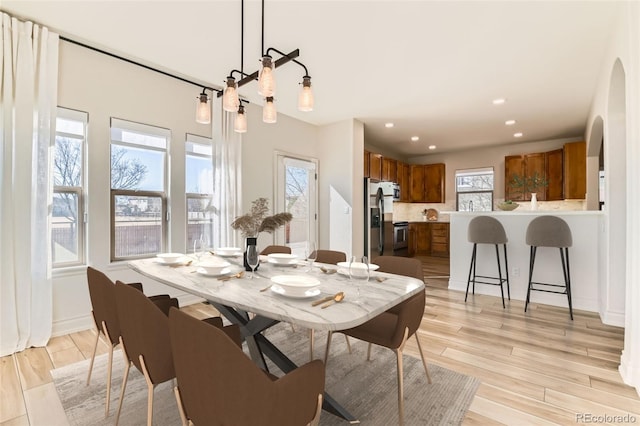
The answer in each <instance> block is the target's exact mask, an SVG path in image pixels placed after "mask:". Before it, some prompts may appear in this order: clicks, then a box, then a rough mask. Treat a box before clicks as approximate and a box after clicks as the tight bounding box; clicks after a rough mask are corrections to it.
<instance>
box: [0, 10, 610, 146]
mask: <svg viewBox="0 0 640 426" xmlns="http://www.w3.org/2000/svg"><path fill="white" fill-rule="evenodd" d="M240 6H241V2H240V0H234V1H226V0H224V1H223V0H209V1H70V2H63V1H51V0H49V1H24V0H22V1H14V0H3V2H2V9H3V10H4V11H7V12H9V13H10V14H13V15H15V16H17V17H20V18H23V19H32V20H34V21H36V22H38V23H41V24H44V25H47V26H49V27H50V28H51V29H52V30H54V31H57V32H59V33H60V34H62V35H64V36H67V37H69V38H73V39H76V40H79V41H83V42H85V43H87V44H91V45H93V46H96V47H99V48H103V49H105V50H108V51H109V52H112V53H116V54H119V55H122V56H126V57H129V58H132V59H135V60H137V61H139V62H142V63H145V64H148V65H151V66H154V67H157V68H162V69H165V70H168V71H170V72H173V73H177V74H180V75H184V76H186V77H188V78H190V79H193V80H196V81H198V82H203V83H206V84H207V85H209V86H213V85H215V86H222V84H223V82H224V80H225V77H226V75H227V74H228V73H229V72H230V70H232V69H239V68H240V33H241V31H240V28H241V27H240V21H241V20H240ZM619 6H620V3H619V2H613V1H509V2H507V1H465V2H458V1H398V0H395V1H375V0H373V1H344V0H343V1H328V0H313V1H312V0H309V1H304V0H298V1H279V0H266V4H265V10H266V11H265V29H264V31H265V48H267V47H275V48H277V49H278V50H280V51H282V52H285V53H288V52H290V51H292V50H294V49H296V48H299V49H300V57H299V58H298V60H300V61H301V62H303V63H304V64H305V65H306V66H307V68H308V69H309V74H310V75H311V77H312V84H313V88H314V93H315V98H316V104H315V109H314V111H313V112H307V113H302V112H298V111H297V110H296V101H297V98H296V93H297V90H298V88H299V85H298V83H299V82H300V81H301V77H302V75H303V70H302V68H300V67H298V66H297V65H295V64H293V63H289V64H287V65H285V66H283V67H281V68H278V69H277V84H278V87H277V89H278V91H277V93H276V102H277V107H278V110H279V111H280V112H282V113H284V114H287V115H291V116H293V117H296V118H299V119H301V120H304V121H307V122H310V123H315V124H319V125H321V124H327V123H332V122H336V121H340V120H344V119H349V118H356V119H358V120H361V121H363V122H364V123H365V138H366V142H367V143H369V144H372V145H376V146H382V147H386V148H387V149H389V150H391V151H395V152H397V153H398V154H400V155H403V156H406V157H410V156H414V155H421V154H426V153H431V152H445V151H450V150H460V149H468V148H471V147H476V146H482V145H499V144H506V143H512V142H515V141H522V142H531V141H540V140H549V139H558V138H568V137H580V136H582V135H583V134H584V130H585V125H586V120H587V114H588V112H589V107H590V104H591V101H592V97H593V94H594V91H595V86H596V81H597V78H598V73H599V70H600V63H601V62H602V59H603V55H604V52H605V48H606V46H607V43H608V40H609V37H610V35H611V33H612V28H613V24H614V22H615V17H616V16H617V15H616V14H617V13H618V11H619ZM260 18H261V15H260V2H259V1H257V0H246V1H245V36H244V37H245V38H244V40H245V43H244V52H245V60H244V62H245V71H246V72H253V71H255V70H256V69H257V67H258V59H259V58H260V56H261V48H260V37H261V28H260ZM277 57H278V56H277V55H276V56H275V58H276V59H277ZM198 91H199V90H198V89H197V88H194V96H196V95H197V92H198ZM255 92H256V84H255V83H250V84H248V85H246V86H244V87H243V88H241V89H240V93H241V94H242V95H244V96H245V97H246V98H248V99H249V100H251V101H252V102H255V103H259V104H261V103H262V101H261V100H260V99H259V98H258V96H257V94H256V93H255ZM499 97H504V98H506V99H507V102H506V103H505V104H504V105H501V106H494V105H492V102H491V101H492V100H493V99H495V98H499ZM507 119H515V120H517V124H516V125H515V126H512V127H507V126H505V124H504V122H505V120H507ZM388 121H391V122H393V123H395V127H394V128H392V129H387V128H385V127H384V123H385V122H388ZM276 125H277V124H276ZM516 131H519V132H523V133H524V136H523V137H522V138H520V139H515V138H514V137H513V133H514V132H516ZM413 135H417V136H419V137H420V140H419V141H418V142H411V141H410V140H409V138H410V137H411V136H413ZM430 144H434V145H437V149H436V150H435V151H429V150H428V149H427V146H428V145H430Z"/></svg>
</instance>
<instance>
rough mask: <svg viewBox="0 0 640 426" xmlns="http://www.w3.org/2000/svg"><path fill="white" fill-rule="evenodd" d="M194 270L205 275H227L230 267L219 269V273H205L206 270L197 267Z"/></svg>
mask: <svg viewBox="0 0 640 426" xmlns="http://www.w3.org/2000/svg"><path fill="white" fill-rule="evenodd" d="M196 272H197V273H198V274H200V275H204V276H205V277H221V276H223V275H227V274H229V273H230V272H231V268H224V269H223V270H222V271H220V273H219V274H209V273H207V271H206V270H205V269H203V268H198V269H196Z"/></svg>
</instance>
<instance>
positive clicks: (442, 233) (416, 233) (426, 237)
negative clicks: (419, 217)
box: [409, 222, 449, 257]
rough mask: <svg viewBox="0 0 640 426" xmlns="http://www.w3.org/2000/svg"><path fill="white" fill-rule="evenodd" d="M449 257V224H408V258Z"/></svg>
mask: <svg viewBox="0 0 640 426" xmlns="http://www.w3.org/2000/svg"><path fill="white" fill-rule="evenodd" d="M415 255H426V256H437V257H449V224H448V223H446V222H424V223H420V222H412V223H410V224H409V256H415Z"/></svg>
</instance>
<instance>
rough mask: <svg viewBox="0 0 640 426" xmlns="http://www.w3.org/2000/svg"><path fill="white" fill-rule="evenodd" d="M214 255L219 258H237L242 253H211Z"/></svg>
mask: <svg viewBox="0 0 640 426" xmlns="http://www.w3.org/2000/svg"><path fill="white" fill-rule="evenodd" d="M213 252H214V253H215V255H216V256H220V257H238V256H242V251H237V252H228V251H225V252H218V251H215V250H214V251H213Z"/></svg>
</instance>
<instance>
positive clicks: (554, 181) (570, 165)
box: [504, 142, 587, 201]
mask: <svg viewBox="0 0 640 426" xmlns="http://www.w3.org/2000/svg"><path fill="white" fill-rule="evenodd" d="M586 161H587V156H586V144H585V143H584V142H572V143H567V144H565V145H564V147H563V148H562V149H557V150H554V151H549V152H539V153H533V154H524V155H510V156H507V157H505V158H504V175H505V176H504V177H505V188H504V198H505V199H506V200H514V201H526V200H530V199H531V192H533V191H531V190H528V189H527V188H524V190H523V188H522V187H513V186H512V185H511V182H513V181H514V177H515V178H520V179H521V180H522V179H528V178H532V177H533V176H537V177H538V178H540V179H542V180H545V181H546V183H547V184H546V186H544V187H542V188H536V189H535V192H536V194H537V198H538V200H540V201H554V200H563V199H584V198H585V197H586V182H587V180H586V168H587V167H586Z"/></svg>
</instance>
